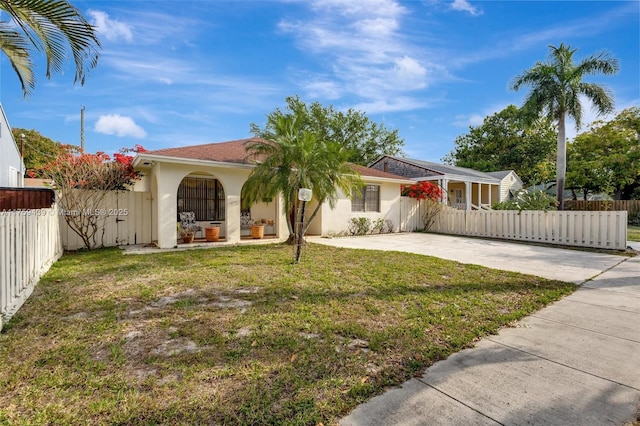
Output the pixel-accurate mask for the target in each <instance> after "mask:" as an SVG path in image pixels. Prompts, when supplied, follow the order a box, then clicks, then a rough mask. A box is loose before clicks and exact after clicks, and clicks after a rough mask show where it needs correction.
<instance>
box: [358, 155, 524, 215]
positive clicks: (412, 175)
mask: <svg viewBox="0 0 640 426" xmlns="http://www.w3.org/2000/svg"><path fill="white" fill-rule="evenodd" d="M369 167H370V168H372V169H376V170H380V171H383V172H387V173H392V174H394V175H398V176H404V177H406V178H408V179H412V180H414V181H424V180H428V181H432V182H435V183H437V184H438V185H439V186H440V187H441V188H442V189H443V192H444V193H445V194H446V199H445V200H443V201H444V202H446V203H447V204H448V205H450V206H451V207H454V208H457V209H462V210H480V209H490V208H491V206H492V205H493V204H494V203H498V202H502V201H505V200H507V199H509V198H510V196H511V194H512V193H513V192H515V191H517V190H519V189H521V188H522V180H521V179H520V178H519V177H518V175H517V174H516V172H514V171H513V170H505V171H496V172H480V171H478V170H473V169H467V168H464V167H457V166H450V165H446V164H439V163H432V162H429V161H422V160H414V159H411V158H403V157H394V156H391V155H383V156H381V157H380V158H378V159H377V160H376V161H374V162H373V163H371V164H370V165H369Z"/></svg>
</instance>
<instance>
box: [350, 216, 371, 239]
mask: <svg viewBox="0 0 640 426" xmlns="http://www.w3.org/2000/svg"><path fill="white" fill-rule="evenodd" d="M348 231H349V234H351V235H366V234H368V233H369V231H371V220H370V219H369V218H366V217H353V218H351V219H350V220H349V229H348Z"/></svg>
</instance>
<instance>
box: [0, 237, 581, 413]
mask: <svg viewBox="0 0 640 426" xmlns="http://www.w3.org/2000/svg"><path fill="white" fill-rule="evenodd" d="M291 259H292V249H291V247H288V246H281V245H274V246H252V247H230V248H218V249H212V250H198V251H188V252H176V253H161V254H153V255H136V256H123V255H122V254H121V253H120V252H119V251H118V250H103V251H98V252H91V253H77V254H66V255H65V256H64V257H63V258H62V259H61V260H60V261H59V262H57V263H56V264H55V265H54V266H53V268H52V269H51V270H50V271H49V273H48V274H47V275H46V276H45V277H44V278H43V279H42V281H41V283H40V284H39V285H38V287H37V288H36V291H35V293H34V295H33V296H32V297H31V299H30V300H29V301H28V302H27V303H26V304H25V306H24V307H23V308H22V309H21V311H20V312H19V313H18V314H17V316H16V317H15V318H14V319H13V320H11V321H10V322H9V324H8V325H7V326H6V327H5V330H3V332H2V334H0V387H1V388H2V389H3V392H2V393H0V423H2V424H160V423H166V424H178V423H180V424H274V425H275V424H278V425H280V424H310V425H311V424H317V423H324V424H331V423H335V422H336V421H337V420H338V419H339V418H340V417H341V416H343V415H345V414H346V413H348V412H349V411H350V410H351V409H353V408H354V407H355V406H356V405H357V404H359V403H361V402H363V401H365V400H366V399H368V398H370V397H371V396H373V395H376V394H379V393H381V392H383V390H384V389H385V388H386V387H388V386H394V385H398V384H400V383H402V382H403V381H405V380H407V379H409V378H411V377H412V376H414V375H416V374H420V373H421V372H422V371H424V369H425V368H426V367H428V366H429V365H431V364H432V363H434V362H435V361H437V360H439V359H442V358H445V357H447V356H448V355H450V354H451V353H453V352H456V351H459V350H461V349H463V348H465V347H469V346H472V345H473V342H474V341H476V340H477V339H478V338H480V337H481V336H484V335H486V334H488V333H495V332H496V331H497V330H498V329H499V328H500V327H503V326H505V325H509V324H510V323H512V322H513V321H515V320H517V319H519V318H521V317H522V316H524V315H526V314H528V313H531V312H533V311H535V310H537V309H539V308H540V307H542V306H544V305H545V304H547V303H549V302H550V301H553V300H556V299H558V298H560V297H562V296H563V295H565V294H568V293H570V292H571V291H573V289H574V286H573V285H571V284H568V283H562V282H558V281H549V280H545V279H542V278H537V277H532V276H525V275H520V274H515V273H511V272H504V271H494V270H489V269H486V268H482V267H477V266H471V265H462V264H459V263H455V262H450V261H444V260H440V259H436V258H432V257H425V256H418V255H410V254H406V253H390V252H374V251H364V250H347V249H338V248H331V247H325V246H320V245H313V244H312V245H309V246H308V247H306V248H305V251H304V255H303V261H302V262H301V264H299V265H292V264H291Z"/></svg>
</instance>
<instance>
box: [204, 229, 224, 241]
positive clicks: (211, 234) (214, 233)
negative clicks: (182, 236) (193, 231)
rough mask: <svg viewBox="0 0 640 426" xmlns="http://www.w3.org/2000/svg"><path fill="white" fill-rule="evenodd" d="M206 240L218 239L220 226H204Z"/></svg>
mask: <svg viewBox="0 0 640 426" xmlns="http://www.w3.org/2000/svg"><path fill="white" fill-rule="evenodd" d="M204 232H205V236H206V238H207V241H209V242H216V241H218V240H219V239H220V226H218V225H212V226H210V227H208V228H204Z"/></svg>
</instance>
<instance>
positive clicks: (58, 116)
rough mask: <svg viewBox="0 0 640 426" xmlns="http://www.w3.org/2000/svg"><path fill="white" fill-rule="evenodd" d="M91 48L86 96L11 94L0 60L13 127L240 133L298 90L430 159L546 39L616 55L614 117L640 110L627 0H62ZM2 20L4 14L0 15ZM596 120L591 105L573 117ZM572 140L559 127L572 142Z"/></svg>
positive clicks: (192, 135)
mask: <svg viewBox="0 0 640 426" xmlns="http://www.w3.org/2000/svg"><path fill="white" fill-rule="evenodd" d="M72 4H74V5H75V6H76V7H77V8H78V9H79V10H80V11H81V12H82V13H83V14H84V15H85V16H86V17H87V18H88V19H89V21H90V22H92V23H93V24H94V25H96V26H97V28H98V32H99V38H100V40H101V42H102V45H103V49H102V51H101V57H100V62H99V65H98V67H97V68H96V69H94V70H92V72H91V74H90V76H89V77H88V79H87V82H86V84H85V85H84V86H78V85H75V86H74V85H73V84H72V82H73V75H74V73H73V69H72V63H71V62H69V63H68V64H67V66H68V68H67V69H66V71H65V74H64V75H54V76H53V78H51V79H50V80H47V79H46V77H45V75H44V64H43V63H42V62H41V61H39V62H38V63H37V70H36V75H37V79H38V80H37V86H36V89H35V91H34V93H33V94H32V95H31V96H29V97H28V98H23V96H22V92H21V90H20V86H19V82H18V80H17V78H16V76H15V74H14V72H13V70H12V69H11V67H10V65H9V64H8V62H7V60H6V58H4V57H2V59H1V62H0V67H1V68H0V100H1V101H2V104H3V106H4V109H5V111H6V114H7V116H8V118H9V122H10V124H11V125H12V127H23V128H28V129H32V128H33V129H36V130H38V131H39V132H41V133H42V134H44V135H45V136H48V137H50V138H52V139H54V140H58V141H61V142H65V143H72V144H78V145H79V144H80V109H81V107H82V106H84V107H85V108H86V110H85V141H86V150H87V151H89V152H95V151H98V150H101V151H105V152H108V153H112V152H115V151H117V150H118V149H120V148H121V147H132V146H133V145H134V144H140V145H142V146H144V147H145V148H147V149H159V148H166V147H176V146H184V145H194V144H200V143H209V142H222V141H228V140H234V139H241V138H246V137H249V136H251V134H250V133H249V124H250V123H256V124H258V125H260V126H262V125H263V124H264V122H265V116H266V115H267V114H268V113H270V112H271V111H273V110H274V109H275V108H276V107H280V108H282V107H283V106H284V105H285V97H286V96H290V95H299V96H300V97H301V99H302V100H304V101H306V102H308V103H311V102H314V101H319V102H320V103H322V104H323V105H326V106H328V105H333V106H334V108H336V109H341V110H346V109H348V108H353V109H356V110H359V111H363V112H365V113H366V114H367V116H368V117H369V118H371V119H372V120H373V121H376V122H380V123H384V124H385V126H387V128H390V129H398V130H399V134H400V136H401V137H402V138H403V139H404V141H405V146H404V151H405V153H406V154H407V155H408V156H409V157H412V158H417V159H421V160H428V161H439V160H440V159H441V158H442V157H443V156H444V155H446V154H447V153H448V152H449V151H451V149H452V148H453V141H454V140H455V138H456V137H457V136H459V135H462V134H465V133H467V131H468V129H469V126H470V125H478V124H481V123H482V120H483V118H484V117H486V116H488V115H491V114H493V113H495V112H498V111H500V110H502V109H503V108H505V107H506V106H507V105H509V104H511V103H513V104H516V105H521V103H522V100H523V97H524V95H525V93H526V89H525V90H521V91H520V92H513V91H510V90H509V83H510V81H511V80H512V79H513V78H514V77H515V76H516V75H518V74H519V73H521V72H522V71H524V70H526V69H528V68H530V67H531V66H533V65H534V64H535V62H536V61H540V60H545V59H546V57H547V54H548V52H549V48H548V46H549V45H555V46H557V45H559V44H560V43H561V42H564V43H565V44H569V45H571V46H572V47H575V48H578V51H577V53H576V55H575V58H576V60H580V59H582V58H584V57H586V56H589V55H591V54H594V53H597V52H600V51H602V50H606V51H608V52H609V53H610V54H612V55H613V56H615V57H616V58H618V59H619V60H620V65H621V70H620V72H619V73H618V74H617V75H615V76H608V77H601V76H598V77H589V78H588V81H592V82H597V83H602V84H605V85H606V86H608V87H609V88H610V89H611V91H612V92H613V94H614V96H615V99H616V108H617V110H621V109H623V108H626V107H630V106H640V63H639V61H640V58H639V57H640V2H639V1H637V0H635V1H602V2H600V1H531V2H526V1H468V0H455V1H440V0H422V1H420V0H415V1H393V0H355V1H352V0H309V1H293V0H283V1H210V0H200V1H177V0H175V1H162V0H153V1H146V0H119V1H106V0H105V1H72ZM3 17H4V16H3ZM595 118H596V117H595V116H594V114H592V113H591V112H590V111H587V112H586V113H585V117H584V121H585V122H586V123H589V122H590V121H592V120H594V119H595ZM574 134H575V130H573V131H571V129H570V131H569V136H572V135H574Z"/></svg>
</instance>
